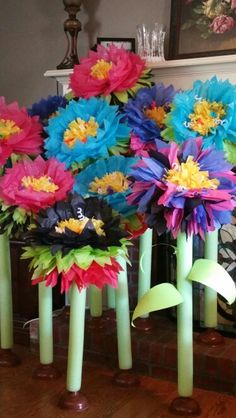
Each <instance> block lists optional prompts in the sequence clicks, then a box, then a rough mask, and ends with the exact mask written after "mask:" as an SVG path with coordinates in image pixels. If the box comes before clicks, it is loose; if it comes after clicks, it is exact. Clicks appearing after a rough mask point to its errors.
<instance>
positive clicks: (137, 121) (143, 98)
mask: <svg viewBox="0 0 236 418" xmlns="http://www.w3.org/2000/svg"><path fill="white" fill-rule="evenodd" d="M175 93H176V92H175V89H174V87H173V86H168V87H165V86H164V85H163V84H162V83H158V84H156V85H155V86H153V87H152V88H147V87H146V88H142V89H140V90H139V91H138V93H137V95H136V97H135V99H133V100H129V102H128V103H127V105H126V106H125V108H124V112H125V114H126V116H127V119H128V124H129V126H130V127H131V128H132V131H133V133H134V134H135V135H137V136H138V137H139V138H140V140H141V141H144V142H149V141H153V140H154V139H157V138H159V139H160V137H161V135H160V133H161V130H162V129H163V127H164V119H165V116H166V114H167V113H168V112H169V111H170V104H171V102H172V100H173V97H174V95H175Z"/></svg>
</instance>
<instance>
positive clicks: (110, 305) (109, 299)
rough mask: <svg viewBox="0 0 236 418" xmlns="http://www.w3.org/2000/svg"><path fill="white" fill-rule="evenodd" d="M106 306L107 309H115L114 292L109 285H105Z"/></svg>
mask: <svg viewBox="0 0 236 418" xmlns="http://www.w3.org/2000/svg"><path fill="white" fill-rule="evenodd" d="M107 306H108V308H109V309H115V307H116V292H115V289H114V288H113V287H111V286H107Z"/></svg>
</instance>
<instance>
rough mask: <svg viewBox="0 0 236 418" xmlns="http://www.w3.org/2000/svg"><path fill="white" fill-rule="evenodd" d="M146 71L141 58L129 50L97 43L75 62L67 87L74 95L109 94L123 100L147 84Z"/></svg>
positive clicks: (86, 96)
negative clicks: (94, 48) (93, 49)
mask: <svg viewBox="0 0 236 418" xmlns="http://www.w3.org/2000/svg"><path fill="white" fill-rule="evenodd" d="M149 78H150V70H147V69H146V68H145V61H144V60H142V59H141V58H140V57H139V56H138V55H136V54H134V53H133V52H129V51H126V50H125V49H124V48H117V47H116V46H115V45H113V44H111V45H110V46H109V47H108V48H105V47H104V46H102V45H98V47H97V51H96V52H95V51H90V52H89V56H88V57H87V58H83V59H81V62H80V64H79V65H75V67H74V71H73V73H72V75H71V78H70V87H71V89H72V91H73V93H74V94H75V96H77V97H84V98H89V97H91V96H100V95H104V96H109V95H110V94H112V95H113V96H115V97H116V98H117V99H118V100H119V101H120V102H122V103H126V102H127V101H128V97H129V95H130V96H133V95H134V94H135V93H136V92H137V90H138V89H139V88H141V87H143V86H145V85H146V86H148V85H150V82H149Z"/></svg>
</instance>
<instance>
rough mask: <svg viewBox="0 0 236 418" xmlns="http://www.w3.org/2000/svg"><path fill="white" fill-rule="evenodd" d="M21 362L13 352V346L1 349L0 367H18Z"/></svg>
mask: <svg viewBox="0 0 236 418" xmlns="http://www.w3.org/2000/svg"><path fill="white" fill-rule="evenodd" d="M19 364H20V358H19V357H18V356H17V355H16V354H15V353H13V352H12V350H11V348H1V349H0V367H16V366H18V365H19Z"/></svg>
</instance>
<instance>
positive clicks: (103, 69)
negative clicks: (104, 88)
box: [90, 59, 112, 80]
mask: <svg viewBox="0 0 236 418" xmlns="http://www.w3.org/2000/svg"><path fill="white" fill-rule="evenodd" d="M111 68H112V62H107V61H105V60H104V59H100V60H98V61H97V62H96V64H95V65H93V66H92V67H91V70H90V75H91V76H92V77H94V78H97V79H98V80H105V79H106V78H107V77H108V73H109V71H110V69H111Z"/></svg>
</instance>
